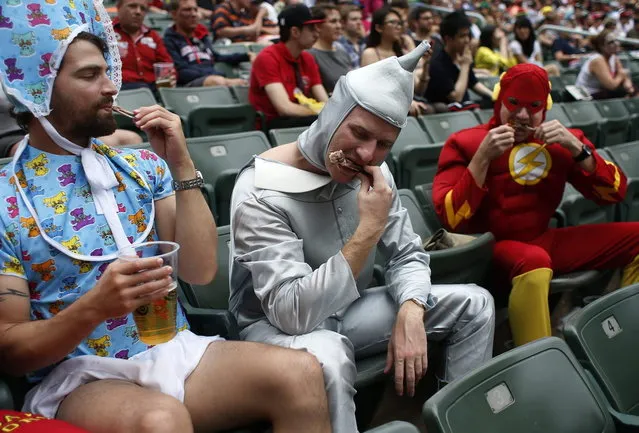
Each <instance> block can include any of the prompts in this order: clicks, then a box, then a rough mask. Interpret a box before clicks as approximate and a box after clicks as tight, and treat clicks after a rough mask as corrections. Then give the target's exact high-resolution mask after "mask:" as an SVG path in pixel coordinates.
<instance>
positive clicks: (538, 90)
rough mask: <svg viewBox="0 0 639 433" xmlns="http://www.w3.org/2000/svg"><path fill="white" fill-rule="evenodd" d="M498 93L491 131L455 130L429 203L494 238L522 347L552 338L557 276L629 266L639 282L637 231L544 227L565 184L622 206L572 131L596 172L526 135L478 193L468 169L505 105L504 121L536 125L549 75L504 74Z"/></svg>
mask: <svg viewBox="0 0 639 433" xmlns="http://www.w3.org/2000/svg"><path fill="white" fill-rule="evenodd" d="M498 86H499V87H496V89H495V93H496V95H494V96H496V101H495V113H494V116H493V117H492V119H491V120H490V121H489V123H488V124H486V125H480V126H478V127H475V128H470V129H466V130H463V131H459V132H457V133H455V134H453V135H451V136H450V137H449V138H448V140H447V142H446V144H445V145H444V148H443V150H442V153H441V155H440V158H439V166H438V170H437V175H436V176H435V180H434V183H433V201H434V203H435V209H436V211H437V214H438V216H439V218H440V220H441V221H442V222H443V223H444V225H445V226H447V227H448V228H449V229H450V230H453V231H456V232H462V233H481V232H492V233H493V234H494V235H495V238H496V240H497V243H496V244H495V248H494V260H493V262H494V266H495V269H496V270H497V272H499V273H500V274H501V275H504V276H508V281H511V283H512V290H511V293H510V297H509V305H508V308H509V318H510V325H511V329H512V332H513V338H514V341H515V344H517V345H521V344H524V343H526V342H529V341H532V340H535V339H537V338H541V337H544V336H550V335H551V326H550V313H549V308H548V289H549V285H550V280H551V279H552V274H553V271H554V272H557V273H558V274H564V273H568V272H573V271H577V270H584V269H606V268H617V267H625V269H624V273H623V277H622V284H623V285H628V284H632V283H635V282H637V281H639V266H638V264H639V260H636V259H637V255H638V254H639V223H610V224H605V225H584V226H578V227H568V228H560V229H550V228H548V225H549V222H550V219H551V217H552V216H553V214H554V212H555V209H557V206H558V205H559V203H560V202H561V198H562V195H563V191H564V187H565V184H566V182H570V183H571V184H572V185H573V186H574V187H575V188H576V189H577V190H579V191H580V192H581V193H582V194H583V195H584V196H585V197H587V198H589V199H591V200H593V201H595V202H596V203H598V204H601V205H605V204H611V203H616V202H619V201H621V200H623V198H624V196H625V193H626V177H625V175H624V174H623V172H622V171H621V170H620V169H619V167H617V166H616V165H615V164H613V163H612V162H610V161H606V160H604V159H603V158H602V157H601V156H599V154H597V152H596V151H595V149H594V146H593V145H592V143H590V141H588V139H587V138H586V137H585V136H584V134H583V132H581V131H580V130H577V129H570V130H568V131H569V132H570V133H572V134H573V135H574V137H576V138H577V139H578V140H579V142H581V143H583V145H584V146H587V147H588V148H589V149H590V150H591V151H592V156H590V157H587V158H585V159H584V161H586V160H587V159H588V158H594V171H593V172H588V171H587V170H586V169H584V168H583V167H584V166H583V164H584V163H581V162H576V161H575V159H574V157H573V154H572V153H571V152H570V151H569V150H568V149H566V148H565V147H563V146H562V145H561V144H559V143H547V144H544V143H543V142H542V141H540V140H537V139H534V137H533V133H530V135H529V136H528V139H526V140H524V141H523V142H520V143H517V142H516V143H514V145H513V146H512V147H510V148H508V150H506V151H505V152H504V153H503V154H502V155H501V156H499V157H497V158H496V159H493V160H492V161H491V162H490V165H489V167H488V171H487V174H486V179H485V182H484V184H483V185H478V184H477V182H476V181H475V178H474V177H473V174H472V173H471V171H470V170H469V168H468V166H469V164H470V162H471V160H472V159H473V156H474V155H475V153H476V152H477V149H478V148H479V146H480V143H481V142H482V140H484V138H485V137H486V135H487V134H488V132H489V131H490V130H491V129H492V128H495V127H497V126H500V125H501V124H502V122H501V115H500V112H501V108H502V104H503V105H504V106H505V108H506V109H507V110H508V112H509V113H515V112H517V111H518V110H520V109H521V108H522V107H524V108H525V109H528V110H529V112H530V113H534V112H540V111H541V110H543V116H541V117H540V118H541V119H545V110H546V109H547V105H548V107H549V106H550V105H551V104H552V101H551V100H550V98H549V94H550V84H549V83H548V76H547V74H546V72H545V71H544V70H543V69H542V68H539V67H537V66H535V65H532V64H520V65H517V66H515V67H512V68H510V69H509V70H508V72H507V73H506V74H504V75H503V77H502V78H501V80H500V83H499V84H498ZM511 101H516V104H517V105H516V106H514V105H513V104H511ZM540 101H541V102H542V103H541V104H540ZM531 116H532V115H531ZM531 119H532V117H531ZM542 121H543V120H542ZM533 126H535V125H533ZM566 135H568V134H566ZM590 162H592V161H589V163H590Z"/></svg>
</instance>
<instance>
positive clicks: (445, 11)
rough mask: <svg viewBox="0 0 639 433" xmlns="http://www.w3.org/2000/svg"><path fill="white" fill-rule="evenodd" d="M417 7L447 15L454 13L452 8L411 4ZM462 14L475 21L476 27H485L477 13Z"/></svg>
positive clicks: (419, 3)
mask: <svg viewBox="0 0 639 433" xmlns="http://www.w3.org/2000/svg"><path fill="white" fill-rule="evenodd" d="M417 5H420V6H424V7H425V8H426V9H430V10H432V11H435V12H440V13H443V14H448V13H451V12H454V11H455V9H453V8H446V7H443V6H435V5H429V4H426V3H421V2H417V3H413V6H417ZM464 13H465V14H466V15H467V16H469V17H471V18H474V19H475V20H476V21H477V25H478V26H479V27H484V26H485V25H486V18H484V17H483V16H482V15H481V14H478V13H477V12H472V11H464Z"/></svg>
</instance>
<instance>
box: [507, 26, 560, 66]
mask: <svg viewBox="0 0 639 433" xmlns="http://www.w3.org/2000/svg"><path fill="white" fill-rule="evenodd" d="M509 48H510V51H511V52H512V54H513V56H514V57H515V58H516V59H517V63H532V64H534V65H537V66H539V67H542V68H544V69H545V70H546V72H548V75H549V76H553V77H558V76H559V68H558V67H557V65H554V64H551V65H546V66H544V64H543V63H542V59H543V58H542V54H541V44H540V43H539V41H538V40H537V37H536V36H535V29H533V26H532V23H531V22H530V20H529V19H528V18H526V17H519V18H517V21H515V39H514V40H513V41H512V42H510V45H509Z"/></svg>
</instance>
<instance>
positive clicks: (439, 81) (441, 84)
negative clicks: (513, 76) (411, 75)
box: [424, 50, 477, 104]
mask: <svg viewBox="0 0 639 433" xmlns="http://www.w3.org/2000/svg"><path fill="white" fill-rule="evenodd" d="M428 72H429V75H430V81H429V82H428V87H427V88H426V93H425V94H424V97H425V98H426V99H428V101H429V102H443V103H445V104H448V103H450V102H453V101H451V100H450V99H449V98H448V95H449V94H450V93H451V92H452V91H453V90H455V83H456V82H457V78H459V67H458V66H457V65H456V64H455V63H453V59H451V57H450V56H449V55H448V53H447V52H446V50H440V51H439V53H437V54H436V55H435V57H433V59H431V61H430V64H429V67H428ZM475 84H477V77H475V73H474V72H473V65H472V64H471V65H470V68H469V70H468V87H467V88H466V91H465V92H464V97H463V98H462V100H461V101H460V102H464V101H468V100H470V97H469V96H468V88H473V87H474V86H475Z"/></svg>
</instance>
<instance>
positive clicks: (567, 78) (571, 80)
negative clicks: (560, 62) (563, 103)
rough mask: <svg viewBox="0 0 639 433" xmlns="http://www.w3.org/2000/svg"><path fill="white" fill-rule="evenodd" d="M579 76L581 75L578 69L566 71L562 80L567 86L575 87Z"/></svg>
mask: <svg viewBox="0 0 639 433" xmlns="http://www.w3.org/2000/svg"><path fill="white" fill-rule="evenodd" d="M577 75H579V70H578V69H577V70H575V69H564V70H562V71H561V79H562V81H563V82H564V84H565V85H566V86H574V85H575V83H576V82H577Z"/></svg>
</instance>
